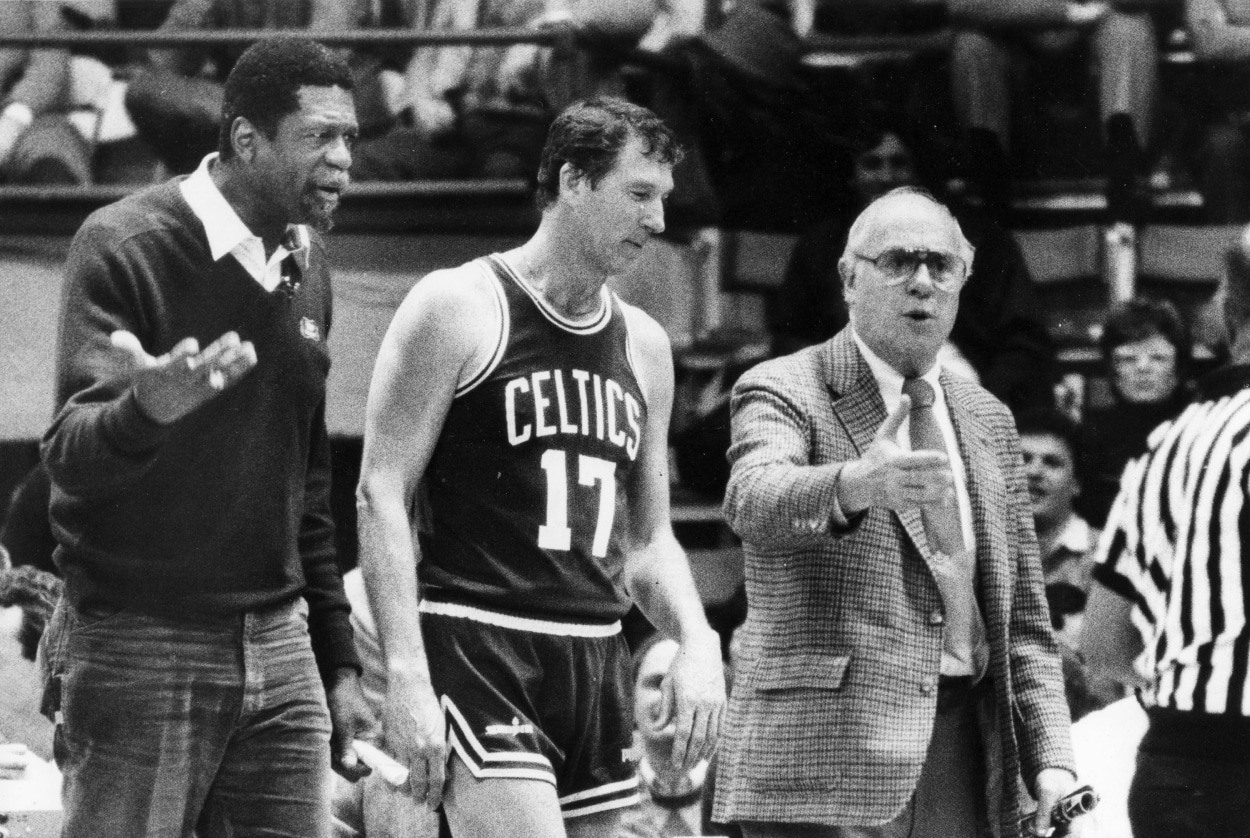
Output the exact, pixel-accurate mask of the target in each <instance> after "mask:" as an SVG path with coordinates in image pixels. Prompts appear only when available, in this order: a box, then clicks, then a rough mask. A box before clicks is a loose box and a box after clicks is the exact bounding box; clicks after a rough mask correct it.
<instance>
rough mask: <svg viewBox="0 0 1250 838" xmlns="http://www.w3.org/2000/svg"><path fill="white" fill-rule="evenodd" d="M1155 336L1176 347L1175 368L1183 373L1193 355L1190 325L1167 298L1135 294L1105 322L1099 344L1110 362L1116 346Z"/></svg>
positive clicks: (1113, 311)
mask: <svg viewBox="0 0 1250 838" xmlns="http://www.w3.org/2000/svg"><path fill="white" fill-rule="evenodd" d="M1155 335H1158V336H1160V337H1162V338H1163V339H1164V340H1166V341H1167V342H1168V343H1170V344H1172V345H1173V346H1174V347H1176V369H1177V372H1178V373H1183V371H1184V369H1185V365H1186V363H1187V361H1188V360H1189V354H1190V343H1189V327H1188V326H1186V325H1185V319H1184V318H1183V317H1181V313H1180V312H1179V311H1177V310H1176V306H1174V305H1172V304H1171V303H1170V302H1168V301H1167V300H1157V299H1153V298H1150V297H1134V298H1133V299H1131V300H1128V301H1127V302H1124V303H1121V304H1120V305H1119V306H1117V307H1116V308H1115V309H1114V310H1112V312H1111V314H1110V316H1108V317H1107V320H1106V322H1105V323H1104V324H1103V329H1102V338H1101V339H1100V340H1099V345H1100V347H1101V348H1102V354H1103V358H1104V359H1106V360H1108V361H1110V359H1111V353H1112V351H1113V350H1114V349H1115V348H1116V347H1117V346H1123V345H1125V344H1126V343H1137V342H1138V341H1139V340H1148V339H1150V338H1152V337H1154V336H1155Z"/></svg>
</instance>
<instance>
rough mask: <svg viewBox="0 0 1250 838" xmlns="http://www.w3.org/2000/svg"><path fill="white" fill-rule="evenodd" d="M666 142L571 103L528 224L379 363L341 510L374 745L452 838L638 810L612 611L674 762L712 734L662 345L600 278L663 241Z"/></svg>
mask: <svg viewBox="0 0 1250 838" xmlns="http://www.w3.org/2000/svg"><path fill="white" fill-rule="evenodd" d="M679 155H680V150H679V148H678V147H677V145H676V143H675V141H674V139H673V136H672V134H671V133H670V132H669V131H668V129H667V128H666V127H665V126H664V125H663V123H661V122H660V121H659V120H658V119H657V118H656V117H655V115H654V114H652V113H651V112H650V111H648V110H646V109H644V108H640V107H637V106H634V105H631V104H628V103H626V102H624V101H620V100H615V99H595V100H590V101H585V102H579V103H576V104H574V105H571V106H570V107H569V108H568V109H567V110H565V111H564V112H563V113H562V114H561V115H560V116H559V117H557V119H556V121H555V123H554V124H553V126H552V128H551V132H550V134H549V136H548V140H547V145H546V148H545V149H544V151H543V157H542V162H541V166H540V169H539V188H538V200H539V204H540V206H541V208H542V221H541V224H540V226H539V228H538V231H537V232H536V233H535V235H534V236H533V238H531V239H530V240H529V241H528V242H526V243H525V244H524V245H522V246H521V247H519V248H517V249H515V250H512V251H509V252H506V253H502V254H495V255H492V256H488V257H485V258H482V259H477V260H475V261H473V262H470V263H468V264H467V265H463V266H461V267H459V268H456V269H454V270H450V271H440V272H436V273H433V274H431V275H430V276H428V277H426V278H424V279H422V280H421V281H420V282H419V283H417V285H416V286H415V287H414V288H413V290H412V292H411V293H410V294H409V296H408V298H407V299H406V300H405V301H404V303H403V305H402V306H401V307H400V309H399V311H398V313H397V314H396V316H395V320H394V322H393V323H392V324H391V327H390V330H389V332H388V333H387V336H386V339H385V341H384V342H383V346H382V349H381V352H380V354H379V357H378V362H377V368H376V370H375V372H374V379H373V384H372V390H371V392H370V396H369V410H368V419H367V425H366V432H365V455H364V465H363V472H362V477H361V483H360V488H359V492H358V497H359V500H358V505H359V510H360V533H361V564H362V566H363V570H364V575H365V580H366V584H367V587H368V591H369V598H370V601H371V603H372V607H373V612H374V614H375V616H376V618H377V623H378V629H379V632H380V637H381V640H382V646H383V649H384V651H385V655H386V662H387V674H388V679H389V687H388V694H387V698H386V701H385V705H384V709H383V720H384V725H385V730H386V746H387V747H388V749H389V750H390V751H391V752H392V753H393V754H394V755H395V756H396V758H397V759H399V760H400V761H401V762H403V763H405V764H406V765H408V766H409V767H410V769H411V776H410V778H409V782H408V784H409V786H410V790H411V792H412V794H413V796H414V797H415V798H416V799H417V800H420V801H424V802H425V803H427V804H428V805H431V806H437V805H438V804H439V803H440V801H441V802H442V803H443V805H444V808H445V811H446V814H447V819H448V823H449V825H450V827H451V830H452V833H453V834H454V835H457V836H468V835H471V836H504V835H506V836H508V838H527V836H562V835H565V834H568V835H574V836H583V835H607V834H610V833H611V831H612V829H613V827H614V825H615V823H616V820H617V815H618V814H619V811H620V809H621V808H622V807H625V806H630V805H632V804H634V803H635V802H637V800H638V782H637V779H636V777H635V774H634V768H633V765H632V764H631V763H630V762H629V759H628V757H629V746H630V740H631V728H632V719H631V718H630V710H629V708H630V706H631V705H630V701H629V696H628V680H629V655H628V652H627V650H626V647H625V643H624V641H623V639H622V637H621V634H620V622H619V620H620V618H621V617H622V616H624V614H625V613H626V611H627V610H628V609H629V607H630V601H631V599H632V600H634V601H636V602H637V603H638V605H639V606H640V607H641V608H642V610H643V612H644V614H646V616H647V617H648V618H650V620H651V621H652V622H653V623H654V624H655V625H656V626H657V627H659V628H660V630H661V631H663V632H665V633H667V634H668V635H670V636H671V637H673V638H674V639H676V640H677V641H678V642H679V643H680V651H679V652H678V654H677V657H676V659H675V660H674V662H673V665H672V667H671V668H670V669H669V672H668V677H667V679H666V682H665V686H664V690H665V700H666V702H667V714H668V717H669V720H670V722H671V723H672V724H674V725H675V729H676V744H675V747H674V749H673V753H674V756H673V760H674V763H675V764H678V765H680V766H683V767H685V768H689V767H690V766H693V765H694V764H695V763H697V762H698V761H699V760H701V759H703V758H705V757H707V756H709V755H710V754H711V751H712V748H713V746H714V744H715V740H716V736H717V731H718V728H719V725H720V716H721V710H722V706H723V704H724V680H723V675H722V672H721V663H720V650H719V644H718V640H717V636H716V634H715V632H713V631H712V629H711V628H710V627H709V626H708V624H707V622H706V620H705V619H704V616H703V611H702V607H701V604H700V601H699V597H698V594H697V592H696V590H695V587H694V584H693V581H692V579H691V576H690V570H689V567H688V565H687V563H686V559H685V556H684V554H683V553H682V550H681V548H680V546H679V545H678V544H677V541H676V539H675V538H674V537H673V532H672V527H671V524H670V520H669V493H668V476H667V445H668V443H667V432H668V419H669V414H670V410H671V406H672V397H673V372H672V357H671V349H670V347H669V343H668V338H667V336H666V335H665V334H664V332H663V330H662V329H661V328H660V327H659V326H658V325H657V324H656V323H655V322H654V321H653V320H651V319H650V318H649V317H648V316H647V315H645V314H643V313H642V312H641V311H639V310H637V309H635V308H633V307H631V306H628V305H625V304H624V303H623V302H621V300H620V299H618V298H617V296H616V295H615V294H613V293H612V292H611V291H610V290H608V289H607V288H606V286H605V282H606V281H607V279H608V277H610V276H614V275H616V274H619V273H621V272H622V271H624V270H626V269H627V268H628V267H629V266H630V265H631V264H632V263H633V262H634V260H636V259H637V258H638V256H639V254H641V253H642V251H643V248H644V247H646V245H647V242H648V240H649V239H650V238H651V237H652V236H654V235H656V234H658V233H660V232H662V231H663V229H664V206H663V201H664V198H665V197H666V196H667V195H668V193H669V192H670V191H671V190H672V188H673V180H672V168H673V166H674V165H675V164H676V162H677V161H678V158H679ZM419 485H421V486H424V488H425V491H424V493H423V497H422V502H423V504H425V513H426V514H422V515H421V516H419V517H420V518H421V521H420V527H419V549H420V559H421V563H420V566H419V568H418V565H417V557H416V556H415V555H414V548H413V544H412V536H411V525H410V522H409V511H410V510H412V509H413V508H414V504H415V503H416V502H417V500H418V495H417V490H418V486H419ZM418 569H419V575H420V577H421V588H420V596H418V586H417V576H418ZM418 611H419V612H420V617H419V619H418ZM445 772H446V773H445ZM445 778H446V789H445V794H444V779H445Z"/></svg>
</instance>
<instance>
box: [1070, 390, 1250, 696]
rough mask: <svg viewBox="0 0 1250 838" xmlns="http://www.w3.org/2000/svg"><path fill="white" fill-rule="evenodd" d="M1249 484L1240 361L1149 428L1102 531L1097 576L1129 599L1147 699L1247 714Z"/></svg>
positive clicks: (1246, 404)
mask: <svg viewBox="0 0 1250 838" xmlns="http://www.w3.org/2000/svg"><path fill="white" fill-rule="evenodd" d="M1248 493H1250V366H1238V367H1231V368H1229V369H1226V370H1223V371H1221V372H1219V373H1217V374H1215V375H1213V376H1211V377H1210V378H1208V379H1207V380H1206V381H1204V386H1203V391H1202V393H1201V394H1200V396H1199V399H1198V401H1196V402H1195V403H1194V404H1193V405H1191V406H1190V407H1189V408H1188V409H1187V410H1185V412H1184V413H1182V414H1181V415H1180V416H1179V417H1177V418H1176V419H1175V420H1173V421H1171V422H1167V423H1164V424H1163V425H1160V426H1159V427H1158V428H1156V429H1155V430H1154V431H1153V432H1152V433H1151V435H1150V438H1149V441H1148V443H1147V451H1146V453H1145V454H1144V455H1142V456H1141V457H1139V458H1137V459H1135V460H1133V461H1131V462H1130V463H1129V464H1128V466H1127V467H1126V468H1125V471H1124V476H1123V478H1122V479H1121V482H1120V494H1119V496H1118V497H1117V498H1116V501H1115V505H1114V506H1113V507H1112V510H1111V515H1110V517H1109V518H1108V520H1107V527H1106V529H1105V530H1104V531H1103V535H1102V539H1101V541H1100V543H1099V549H1098V554H1099V555H1098V560H1099V562H1100V565H1099V567H1098V568H1097V569H1096V570H1095V576H1096V577H1097V578H1098V579H1099V580H1100V581H1101V582H1103V584H1105V585H1107V586H1108V587H1109V588H1111V589H1112V590H1115V591H1117V592H1118V593H1120V594H1121V595H1123V596H1125V597H1127V598H1128V599H1129V600H1130V601H1132V603H1133V607H1132V610H1131V613H1132V620H1133V624H1134V625H1135V627H1136V628H1137V630H1138V631H1139V632H1140V634H1141V638H1142V641H1143V644H1144V651H1143V652H1142V654H1141V656H1140V657H1139V658H1138V660H1137V667H1138V670H1139V671H1140V672H1141V674H1142V675H1143V676H1144V677H1145V678H1146V679H1147V680H1148V681H1149V682H1151V683H1152V684H1154V687H1153V694H1152V695H1146V696H1144V699H1145V700H1146V703H1147V704H1155V705H1157V706H1160V707H1168V708H1172V709H1175V710H1182V711H1189V712H1203V713H1215V714H1231V715H1236V716H1250V688H1248V687H1250V684H1247V680H1248V678H1250V675H1248V673H1250V627H1248V626H1247V619H1246V617H1247V613H1250V587H1248V580H1247V576H1248V575H1250V574H1248V571H1250V561H1248V560H1247V559H1246V558H1245V554H1244V553H1243V541H1247V540H1250V503H1247V500H1248V499H1247V494H1248ZM1244 546H1245V547H1250V545H1244Z"/></svg>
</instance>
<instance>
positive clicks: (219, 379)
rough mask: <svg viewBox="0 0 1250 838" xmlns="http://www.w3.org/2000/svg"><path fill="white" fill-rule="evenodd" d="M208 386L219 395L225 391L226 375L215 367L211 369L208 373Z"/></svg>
mask: <svg viewBox="0 0 1250 838" xmlns="http://www.w3.org/2000/svg"><path fill="white" fill-rule="evenodd" d="M208 386H209V387H212V388H213V389H214V390H216V391H217V392H219V393H220V392H221V391H222V390H224V389H226V374H225V373H224V372H222V371H221V370H219V369H217V368H216V367H213V368H211V369H210V370H209V371H208Z"/></svg>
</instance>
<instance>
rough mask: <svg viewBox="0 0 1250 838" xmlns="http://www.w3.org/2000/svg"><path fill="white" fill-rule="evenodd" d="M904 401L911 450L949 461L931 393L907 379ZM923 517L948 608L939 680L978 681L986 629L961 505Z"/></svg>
mask: <svg viewBox="0 0 1250 838" xmlns="http://www.w3.org/2000/svg"><path fill="white" fill-rule="evenodd" d="M903 395H905V396H908V397H910V398H911V417H910V423H911V447H912V450H913V451H940V452H942V453H943V454H946V455H947V456H949V455H950V452H949V451H947V449H946V440H945V439H944V438H943V436H942V430H941V428H939V427H938V423H937V419H935V418H934V416H933V402H934V394H933V388H932V387H931V386H929V383H928V382H927V381H925V380H923V379H920V378H908V379H906V380H905V381H904V382H903ZM921 516H922V518H923V519H924V530H925V536H926V537H927V539H928V541H929V548H930V551H931V552H932V554H933V557H932V561H931V562H930V568H931V570H932V571H933V575H934V578H935V579H936V581H937V585H938V590H939V591H941V593H942V602H943V603H944V604H945V606H946V617H945V623H946V634H945V644H944V648H943V652H944V653H945V654H944V659H943V661H942V674H944V675H973V676H980V674H981V673H982V672H983V671H984V658H985V655H986V652H985V648H984V643H985V624H984V622H983V620H982V617H981V609H980V607H979V606H978V605H977V599H976V556H975V555H974V554H973V551H972V550H970V549H968V545H966V544H964V535H963V524H962V523H961V521H960V519H959V504H958V502H957V501H956V499H954V498H951V499H950V500H943V501H940V502H938V503H934V504H929V505H927V506H925V507H923V508H922V509H921Z"/></svg>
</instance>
